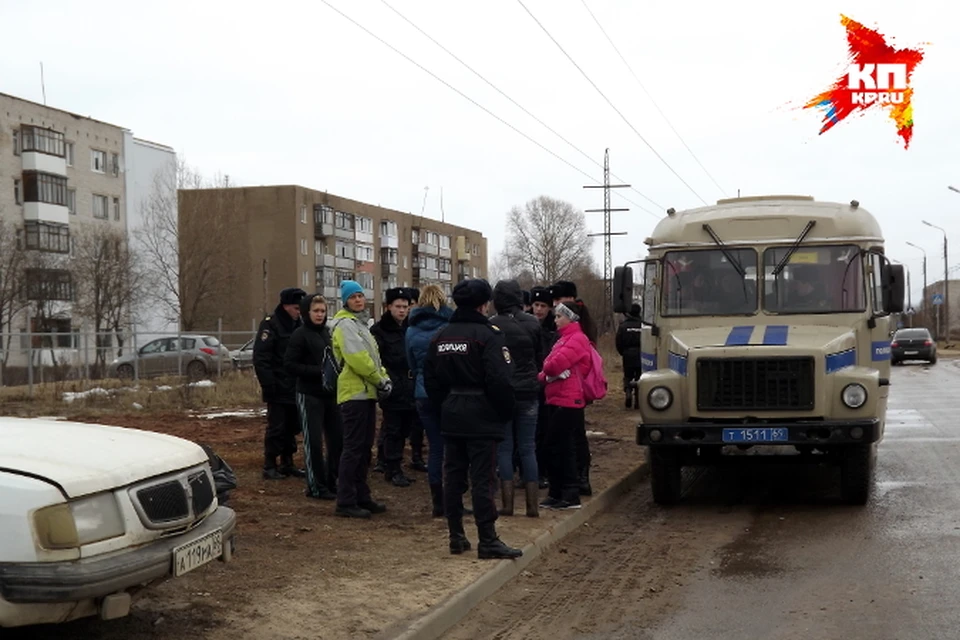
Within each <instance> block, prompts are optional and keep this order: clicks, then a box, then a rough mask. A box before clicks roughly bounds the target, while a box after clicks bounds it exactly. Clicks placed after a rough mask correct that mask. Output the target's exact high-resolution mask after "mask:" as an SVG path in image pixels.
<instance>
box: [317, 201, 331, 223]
mask: <svg viewBox="0 0 960 640" xmlns="http://www.w3.org/2000/svg"><path fill="white" fill-rule="evenodd" d="M313 222H314V223H315V224H331V223H332V222H333V209H331V208H330V207H328V206H327V205H325V204H315V205H313Z"/></svg>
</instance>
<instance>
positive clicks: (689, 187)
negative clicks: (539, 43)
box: [324, 0, 707, 204]
mask: <svg viewBox="0 0 960 640" xmlns="http://www.w3.org/2000/svg"><path fill="white" fill-rule="evenodd" d="M324 1H326V0H324ZM517 2H518V3H519V4H520V6H521V7H523V10H524V11H526V12H527V14H528V15H529V16H530V17H531V18H533V21H534V22H536V23H537V26H539V27H540V29H541V30H543V32H544V33H545V34H547V37H548V38H550V40H552V41H553V44H555V45H557V48H558V49H560V51H561V52H563V55H565V56H566V57H567V60H569V61H570V62H571V63H572V64H573V66H575V67H576V68H577V71H579V72H580V73H581V74H582V75H583V77H584V78H586V80H587V82H589V83H590V85H591V86H592V87H593V88H594V89H596V90H597V93H599V94H600V95H601V97H603V99H604V100H606V101H607V104H609V105H610V108H611V109H613V110H614V111H616V112H617V115H618V116H620V118H622V119H623V121H624V122H626V123H627V126H628V127H630V128H631V129H632V130H633V132H634V133H635V134H637V137H638V138H640V140H641V141H643V143H644V144H645V145H647V147H648V148H649V149H650V151H652V152H653V154H654V155H655V156H657V158H658V159H659V160H660V162H662V163H663V165H664V166H665V167H666V168H667V169H669V170H670V172H671V173H673V175H675V176H676V177H677V179H679V180H680V182H682V183H683V184H684V186H685V187H686V188H687V189H689V190H690V192H691V193H692V194H693V195H695V196H697V198H698V199H699V200H700V202H702V203H703V204H707V201H706V200H704V199H703V197H702V196H701V195H700V194H699V193H697V192H696V190H695V189H694V188H693V187H691V186H690V185H689V184H688V183H687V181H686V180H684V179H683V178H682V177H681V176H680V174H679V173H677V172H676V170H675V169H674V168H673V167H671V166H670V163H669V162H667V161H666V160H664V158H663V156H661V155H660V154H659V153H658V152H657V150H656V149H654V148H653V145H652V144H650V143H649V142H647V139H646V138H644V137H643V135H642V134H641V133H640V132H639V131H637V128H636V127H634V126H633V124H631V123H630V121H629V120H627V117H626V116H625V115H623V113H621V111H620V110H619V109H617V107H616V105H614V104H613V102H612V101H611V100H610V98H608V97H607V94H605V93H604V92H603V91H601V90H600V87H598V86H597V85H596V83H595V82H594V81H593V80H592V79H591V78H590V76H589V75H587V72H586V71H584V70H583V69H582V68H581V67H580V65H579V64H577V61H576V60H574V59H573V57H572V56H571V55H570V54H569V53H567V50H566V49H564V48H563V45H561V44H560V43H559V42H557V39H556V38H554V37H553V35H552V34H551V33H550V32H549V31H548V30H547V28H546V27H545V26H543V23H541V22H540V21H539V20H537V17H536V16H535V15H533V13H532V12H531V11H530V9H528V8H527V5H525V4H523V0H517Z"/></svg>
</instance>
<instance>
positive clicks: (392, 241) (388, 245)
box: [380, 236, 400, 249]
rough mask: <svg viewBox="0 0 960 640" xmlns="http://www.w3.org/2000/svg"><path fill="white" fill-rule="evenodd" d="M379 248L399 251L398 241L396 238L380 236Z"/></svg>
mask: <svg viewBox="0 0 960 640" xmlns="http://www.w3.org/2000/svg"><path fill="white" fill-rule="evenodd" d="M380 248H382V249H399V248H400V239H399V238H397V236H380Z"/></svg>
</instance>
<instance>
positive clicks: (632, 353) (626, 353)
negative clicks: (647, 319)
mask: <svg viewBox="0 0 960 640" xmlns="http://www.w3.org/2000/svg"><path fill="white" fill-rule="evenodd" d="M642 329H643V326H642V324H641V322H640V318H637V317H634V316H627V317H626V319H624V321H623V322H621V323H620V326H619V327H618V328H617V353H619V354H620V356H621V357H622V358H623V361H624V362H625V363H630V365H631V366H634V367H639V366H640V335H641V331H642Z"/></svg>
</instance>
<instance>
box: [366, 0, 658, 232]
mask: <svg viewBox="0 0 960 640" xmlns="http://www.w3.org/2000/svg"><path fill="white" fill-rule="evenodd" d="M380 1H381V2H382V3H383V4H384V5H386V7H387V8H388V9H390V10H391V11H393V12H394V13H395V14H397V15H398V16H399V17H400V18H401V19H402V20H403V21H404V22H406V23H407V24H409V25H410V26H411V27H413V28H414V29H416V30H417V31H419V32H420V33H421V34H422V35H424V36H425V37H426V38H427V39H428V40H430V42H432V43H433V44H435V45H437V46H438V47H440V48H441V49H442V50H443V51H444V52H445V53H446V54H447V55H449V56H450V57H451V58H453V59H454V60H456V61H457V62H459V63H460V64H461V65H463V66H464V67H466V68H467V70H468V71H470V72H471V73H472V74H473V75H475V76H477V77H478V78H480V79H481V80H483V81H484V82H485V83H486V84H487V85H488V86H489V87H490V88H491V89H493V90H494V91H496V92H497V93H499V94H500V95H501V96H503V97H504V98H506V99H507V100H509V101H510V102H511V103H512V104H513V105H514V106H516V107H517V108H519V109H520V110H521V111H523V112H524V113H525V114H527V115H528V116H530V117H531V118H533V119H534V120H536V121H537V122H538V123H540V124H541V125H542V126H543V127H544V128H545V129H546V130H547V131H549V132H550V133H552V134H553V135H555V136H557V137H558V138H560V139H561V140H563V141H564V142H565V143H567V145H569V146H570V147H571V148H573V149H574V150H575V151H577V152H578V153H579V154H580V155H582V156H583V157H584V158H586V159H587V160H589V161H590V162H592V163H594V164H595V165H597V166H598V167H599V168H601V169H602V168H603V165H602V164H600V163H599V162H598V161H597V160H596V159H595V158H594V157H593V156H591V155H589V154H588V153H586V152H585V151H583V150H582V149H581V148H580V147H578V146H577V145H575V144H574V143H572V142H570V141H569V140H567V139H566V138H565V137H563V136H562V135H561V134H560V133H559V132H557V131H556V130H554V129H553V128H552V127H551V126H550V125H548V124H547V123H546V122H544V121H543V120H541V119H540V118H538V117H537V116H535V115H534V114H533V113H531V112H530V110H529V109H527V108H526V107H524V106H523V105H522V104H520V103H519V102H517V101H516V100H514V99H513V98H511V97H510V96H509V95H507V94H506V93H505V92H504V91H502V90H501V89H500V88H499V87H497V86H496V85H495V84H493V83H492V82H491V81H490V80H488V79H487V78H485V77H484V76H483V74H481V73H480V72H479V71H477V70H476V69H474V68H473V67H471V66H470V65H469V64H467V63H466V62H464V61H463V60H461V59H460V58H459V57H458V56H457V55H456V54H455V53H453V52H452V51H450V50H449V49H448V48H447V47H445V46H443V45H442V44H440V43H439V42H437V40H436V38H434V37H433V36H431V35H430V34H429V33H427V32H426V31H424V30H423V29H421V28H420V27H419V26H417V25H416V24H415V23H414V22H413V21H412V20H410V19H409V18H408V17H407V16H405V15H404V14H403V13H401V12H400V11H399V10H397V9H396V8H394V7H393V6H392V5H391V4H390V3H389V2H387V0H380ZM612 175H613V177H614V178H616V179H617V180H620V181H621V182H624V180H623V178H621V177H619V176H617V175H615V174H612ZM630 189H631V190H632V191H635V192H637V193H638V194H640V195H641V196H642V197H643V198H644V199H646V200H647V201H648V202H650V204H652V205H653V206H655V207H657V208H658V209H660V210H661V211H662V210H663V207H662V206H661V205H660V204H658V203H657V202H656V201H654V200H653V199H652V198H650V197H649V196H647V195H646V194H645V193H643V192H642V191H639V190H638V189H635V188H634V187H630ZM637 206H638V208H640V209H642V210H643V211H646V212H647V213H649V214H651V215H655V216H656V215H657V214H655V213H653V212H652V211H648V210H647V209H645V208H644V207H641V206H639V205H637ZM657 217H659V216H657Z"/></svg>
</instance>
